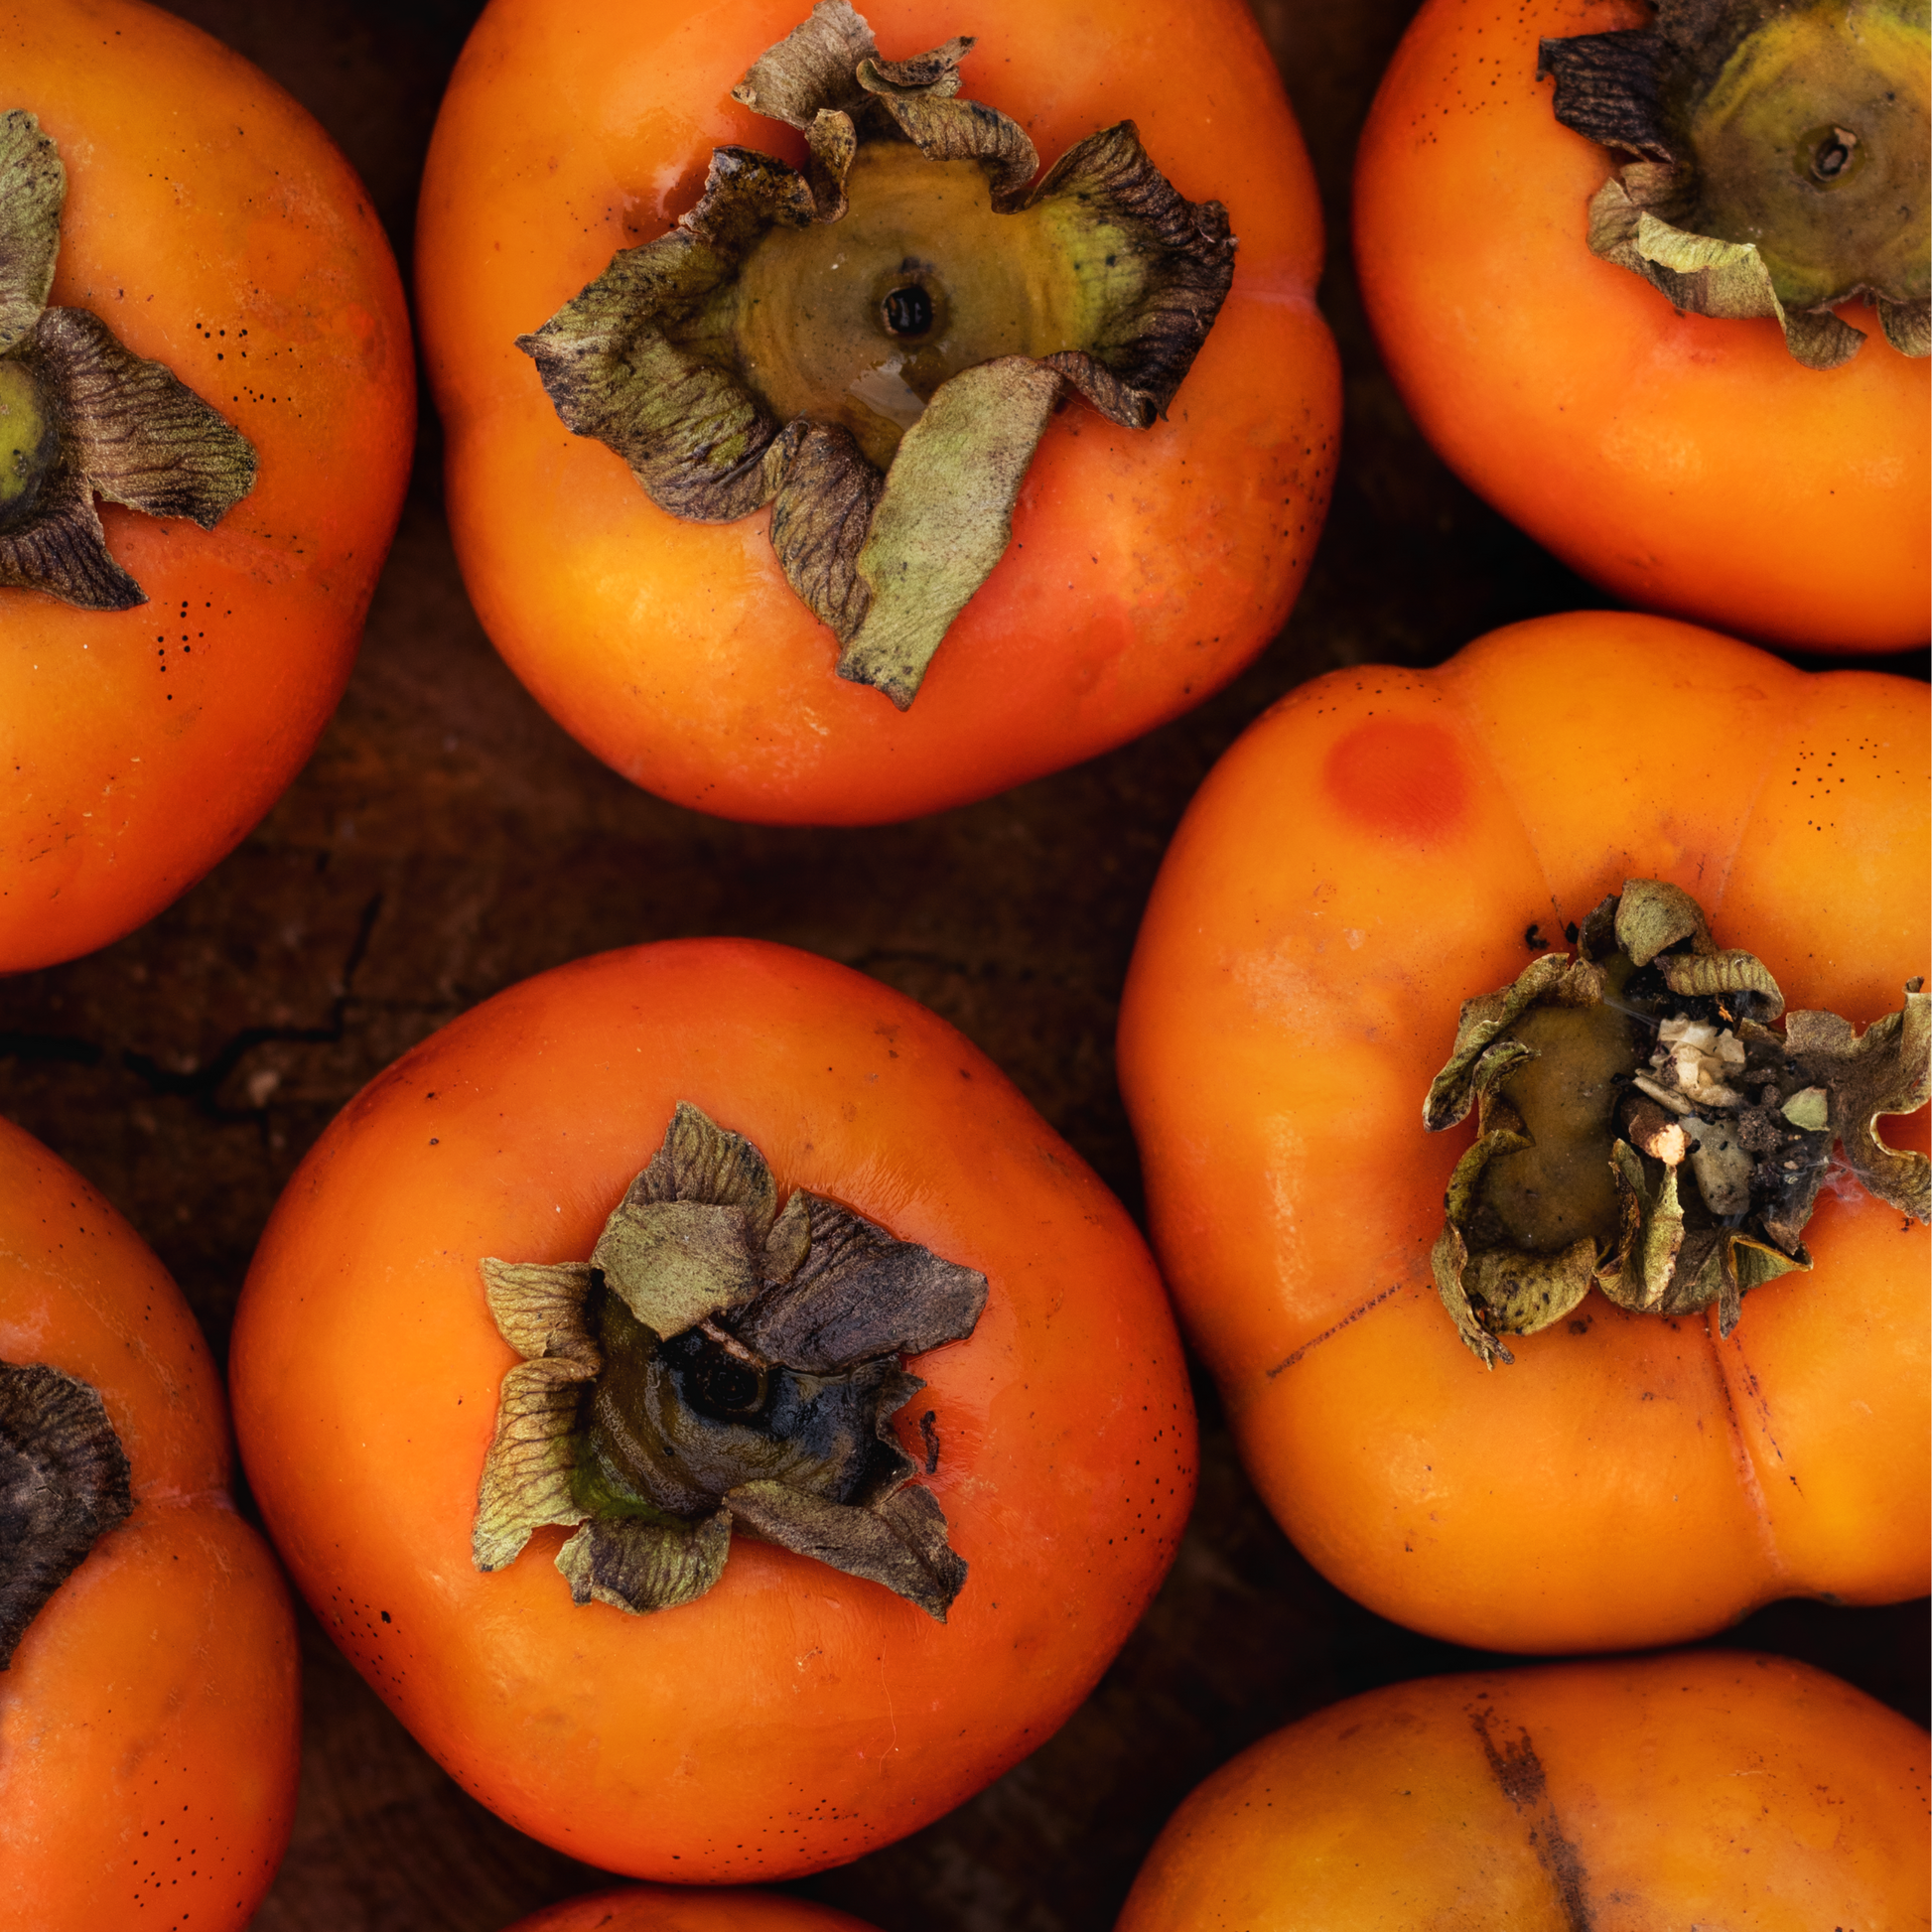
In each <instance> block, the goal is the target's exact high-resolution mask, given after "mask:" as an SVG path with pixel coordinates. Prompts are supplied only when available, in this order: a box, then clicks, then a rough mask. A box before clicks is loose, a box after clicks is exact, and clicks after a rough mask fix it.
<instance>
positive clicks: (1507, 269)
mask: <svg viewBox="0 0 1932 1932" xmlns="http://www.w3.org/2000/svg"><path fill="white" fill-rule="evenodd" d="M1926 66H1927V55H1926V39H1925V16H1924V12H1923V10H1922V9H1920V10H1918V11H1917V12H1916V13H1915V14H1914V13H1913V12H1912V11H1911V10H1910V9H1907V8H1902V7H1892V6H1890V5H1888V4H1886V0H1852V3H1851V4H1850V5H1846V4H1843V0H1818V3H1817V4H1807V5H1804V6H1802V7H1781V8H1775V9H1773V8H1759V7H1755V6H1751V5H1748V4H1725V5H1720V6H1713V7H1703V8H1696V7H1691V6H1688V5H1685V4H1682V0H1661V4H1660V5H1659V6H1658V7H1657V8H1656V9H1655V10H1654V11H1653V9H1652V8H1651V7H1650V6H1649V5H1647V4H1643V3H1642V0H1530V4H1527V5H1520V4H1517V0H1429V4H1427V5H1426V6H1424V7H1423V8H1422V10H1421V11H1420V13H1419V14H1418V15H1417V17H1416V20H1415V22H1414V23H1413V25H1412V26H1411V27H1410V29H1409V32H1408V34H1407V36H1406V38H1405V39H1404V40H1403V42H1402V45H1401V46H1400V47H1399V48H1398V49H1397V51H1396V55H1395V59H1394V60H1393V61H1392V62H1391V64H1390V67H1389V70H1388V72H1387V74H1386V76H1385V77H1384V79H1383V82H1382V86H1381V90H1380V91H1379V93H1378V94H1377V96H1376V100H1375V105H1374V108H1373V111H1372V112H1371V113H1370V116H1369V119H1368V124H1367V126H1366V127H1365V129H1364V130H1363V134H1362V141H1361V147H1360V149H1359V151H1358V156H1357V162H1356V173H1355V258H1356V266H1357V270H1358V272H1359V275H1360V278H1361V285H1362V292H1363V298H1364V300H1365V302H1366V303H1367V306H1368V312H1369V317H1370V320H1371V322H1372V323H1373V325H1374V329H1375V335H1376V340H1377V343H1378V344H1379V345H1380V347H1381V349H1382V353H1383V357H1384V359H1385V361H1386V362H1387V364H1388V367H1389V370H1390V372H1391V374H1392V375H1393V376H1394V377H1395V381H1396V385H1397V387H1398V388H1399V389H1400V391H1401V393H1402V397H1403V400H1404V401H1405V402H1406V403H1407V404H1408V406H1409V409H1410V411H1411V413H1412V414H1413V415H1414V417H1415V419H1416V421H1417V423H1418V425H1419V426H1420V427H1421V429H1422V431H1423V433H1424V435H1426V436H1427V437H1428V438H1429V440H1430V442H1431V443H1433V444H1434V445H1435V447H1436V448H1437V450H1438V451H1439V452H1440V453H1441V454H1442V456H1443V457H1444V458H1445V460H1446V461H1447V462H1448V463H1449V466H1450V468H1451V469H1453V470H1454V471H1455V472H1456V474H1457V475H1458V476H1460V477H1461V478H1462V479H1463V480H1464V482H1466V483H1469V484H1470V485H1471V486H1472V487H1473V488H1474V489H1476V490H1477V491H1478V492H1479V493H1480V494H1481V495H1483V496H1485V497H1486V498H1488V500H1489V501H1490V502H1491V503H1493V504H1495V506H1496V507H1497V508H1498V509H1500V510H1501V511H1502V512H1503V513H1504V514H1505V515H1506V516H1508V517H1510V518H1512V519H1513V520H1514V521H1515V522H1517V523H1519V524H1520V525H1521V526H1522V527H1523V528H1524V529H1525V530H1527V531H1528V532H1529V533H1530V534H1531V535H1532V536H1533V537H1535V538H1536V539H1537V541H1538V542H1539V543H1542V544H1545V545H1547V546H1548V547H1549V548H1550V549H1551V550H1553V551H1555V552H1556V554H1557V555H1558V556H1559V557H1561V558H1562V559H1563V560H1564V562H1566V563H1567V564H1569V565H1570V566H1571V567H1572V568H1573V569H1575V570H1578V571H1580V572H1582V573H1583V575H1584V576H1586V577H1587V578H1589V579H1591V580H1592V581H1593V582H1595V583H1597V584H1600V585H1602V586H1603V587H1604V588H1605V589H1606V590H1609V591H1611V592H1613V593H1614V594H1615V595H1616V596H1617V597H1619V598H1623V599H1626V600H1628V601H1629V602H1630V603H1633V604H1635V605H1638V606H1640V607H1642V608H1644V609H1646V610H1653V611H1660V612H1665V613H1668V614H1670V615H1672V616H1675V617H1681V618H1688V619H1693V620H1695V621H1699V622H1704V623H1711V624H1716V625H1718V626H1720V627H1721V628H1723V629H1725V630H1728V631H1734V632H1737V633H1739V634H1742V635H1746V636H1751V637H1755V638H1759V639H1761V640H1763V641H1765V642H1769V643H1774V644H1778V645H1785V646H1795V647H1799V648H1803V649H1806V650H1815V651H1881V650H1897V649H1904V648H1907V647H1910V646H1912V645H1916V644H1922V643H1923V642H1924V641H1925V638H1926V636H1927V633H1928V615H1929V612H1932V579H1928V574H1927V558H1928V555H1932V483H1928V478H1932V446H1928V440H1927V425H1928V420H1929V419H1932V406H1929V405H1932V391H1928V388H1927V364H1926V360H1925V351H1926V345H1927V344H1928V342H1932V331H1928V329H1927V326H1926V321H1925V316H1926V301H1927V272H1928V271H1927V260H1928V258H1927V243H1926V231H1927V214H1928V195H1927V185H1926V171H1927V161H1926V153H1927V98H1926ZM1835 130H1836V131H1835ZM1841 137H1843V138H1841ZM1848 144H1849V145H1848ZM1867 302H1869V303H1871V304H1874V305H1875V307H1876V314H1875V315H1874V313H1873V309H1872V308H1871V307H1867V306H1866V303H1867ZM1879 325H1882V326H1879ZM1862 331H1863V333H1861V332H1862ZM1800 356H1802V357H1803V359H1802V360H1801V359H1799V358H1800Z"/></svg>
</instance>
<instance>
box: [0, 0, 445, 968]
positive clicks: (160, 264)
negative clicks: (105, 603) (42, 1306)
mask: <svg viewBox="0 0 1932 1932" xmlns="http://www.w3.org/2000/svg"><path fill="white" fill-rule="evenodd" d="M0 49H3V50H4V52H5V57H6V68H7V81H6V86H5V89H4V103H0V104H4V106H5V107H7V108H12V107H24V108H27V109H28V110H29V111H31V112H33V113H34V114H36V115H38V117H39V119H40V122H41V125H42V127H43V128H45V129H46V131H47V132H48V133H49V134H51V135H52V136H53V137H54V139H55V141H56V142H57V143H58V144H59V146H60V151H61V159H62V162H63V164H64V166H65V167H66V169H67V177H68V196H67V206H66V209H65V212H64V215H63V219H62V224H61V251H60V256H59V259H58V262H57V266H56V271H55V278H54V289H53V293H52V295H51V296H50V298H49V300H50V301H51V302H52V303H53V304H54V305H55V306H57V307H69V308H82V309H91V310H93V311H94V312H95V313H96V314H97V315H99V316H100V317H101V319H102V320H103V321H104V322H105V323H106V324H107V325H108V327H109V328H111V329H112V330H113V331H114V332H115V334H116V335H117V336H118V337H119V338H120V340H121V342H122V343H123V344H124V345H126V346H127V347H128V348H129V349H131V350H133V351H134V352H135V353H136V354H138V355H143V356H147V357H150V358H152V359H155V360H158V361H161V362H164V363H165V364H166V365H167V366H168V367H169V368H170V369H172V370H173V371H174V373H175V374H176V375H177V376H179V377H180V379H181V380H182V381H183V382H185V383H186V384H187V385H188V386H189V387H190V388H191V389H193V390H194V391H195V392H196V394H197V395H199V396H201V397H202V398H203V399H204V400H205V401H207V402H208V403H209V404H211V405H212V406H213V407H215V408H216V409H218V410H220V412H221V413H222V415H224V416H225V417H226V418H227V419H228V420H229V422H231V423H232V424H233V425H234V426H235V428H237V429H238V430H240V431H241V433H242V434H243V435H244V436H246V437H247V438H248V439H249V440H250V441H251V442H252V443H253V444H254V446H255V449H256V451H257V454H258V456H259V459H260V468H259V470H258V472H257V475H256V481H255V486H254V488H253V490H252V491H251V492H250V493H249V494H248V495H247V496H245V497H243V498H242V500H241V501H240V502H239V503H238V504H236V505H235V507H234V508H233V509H231V510H229V512H228V513H227V515H226V516H225V517H223V518H222V519H221V521H220V522H219V523H217V524H216V525H215V526H214V528H213V529H211V530H202V529H200V528H198V527H197V526H196V525H195V524H194V523H192V522H188V521H186V520H178V519H161V518H156V517H151V516H145V515H142V514H140V513H138V512H136V511H133V510H128V509H122V508H119V507H117V506H115V505H114V504H111V503H101V504H100V505H99V509H100V516H101V522H102V524H103V525H104V526H105V529H106V532H107V546H108V549H109V550H110V551H111V552H112V554H113V556H114V557H115V558H116V560H117V561H118V562H119V563H120V564H121V565H122V566H123V567H124V568H125V569H126V570H127V571H129V572H130V573H131V574H132V576H133V577H134V579H135V581H136V582H137V583H139V584H140V586H141V588H142V589H143V590H144V591H145V592H146V593H147V597H148V602H147V603H145V604H141V605H137V606H135V608H134V609H132V610H129V611H120V612H103V611H80V610H76V609H74V608H73V607H72V606H70V605H68V604H63V603H61V602H59V601H58V600H56V599H55V598H53V597H50V596H47V595H44V594H42V593H40V592H35V591H26V590H18V589H5V590H0V635H3V637H4V642H3V643H0V767H3V768H4V769H5V770H6V771H7V772H8V774H9V779H8V784H7V786H6V788H5V792H4V794H3V795H0V972H11V971H24V970H26V969H28V968H31V967H37V966H44V965H47V964H50V963H52V962H54V961H57V960H63V959H70V958H72V957H74V956H75V955H77V954H79V953H83V952H87V951H89V950H91V949H92V948H94V947H96V946H101V945H105V944H107V943H108V942H109V941H110V940H113V939H117V938H119V937H120V936H121V935H122V934H123V933H126V932H128V931H131V930H132V929H133V928H134V927H135V926H137V925H139V924H141V923H142V921H144V920H146V919H148V918H151V917H152V916H153V915H154V914H155V913H156V912H158V911H160V910H161V909H162V907H163V906H165V905H167V904H168V903H169V902H170V901H171V900H172V899H174V898H176V897H178V896H179V895H180V894H181V893H183V892H185V891H186V890H187V889H188V887H190V886H192V885H193V884H194V883H195V882H196V881H197V880H198V879H200V878H201V877H202V875H203V874H204V873H206V872H207V870H208V869H209V867H211V866H212V865H213V864H214V863H215V862H216V861H217V860H218V859H220V858H221V857H222V856H223V855H224V854H226V853H227V852H228V851H230V850H231V849H232V848H233V847H234V846H235V845H236V844H238V843H239V841H240V840H241V839H242V837H243V836H244V835H245V834H246V833H247V832H248V831H249V829H250V828H251V827H252V826H253V825H254V824H255V822H256V821H257V820H258V819H259V818H260V817H261V816H262V814H263V813H264V812H266V811H267V810H268V808H269V806H270V805H271V804H273V803H274V801H275V799H276V798H277V797H279V796H280V794H281V792H282V791H283V790H284V788H285V787H286V786H287V785H288V783H289V781H290V779H292V778H293V777H294V776H295V774H296V772H297V771H298V770H299V769H300V768H301V766H302V764H303V762H304V760H305V759H307V758H308V756H309V753H310V751H311V749H312V748H313V747H314V744H315V741H316V739H317V737H318V736H319V735H320V733H321V731H322V728H323V726H324V725H325V724H326V723H327V722H328V719H329V716H330V714H331V713H332V712H333V711H334V710H335V708H336V703H337V700H338V699H339V698H340V697H341V696H342V692H343V688H344V686H345V684H346V683H347V681H348V674H349V670H350V667H351V665H352V664H353V662H354V657H355V647H356V644H357V642H358V641H359V639H360V636H361V630H362V620H363V617H364V615H365V613H366V611H367V609H368V603H369V598H370V596H371V594H372V593H373V591H374V588H375V580H376V574H377V572H378V571H379V570H380V568H381V565H382V560H383V557H384V555H385V553H386V552H387V549H388V546H389V539H390V536H391V534H392V533H393V531H394V528H395V522H396V517H397V514H398V512H399V511H400V509H401V505H402V491H403V485H404V483H406V482H407V479H408V471H409V457H410V451H411V448H412V445H413V442H414V438H415V372H414V364H413V359H412V356H411V351H410V340H409V324H408V318H407V316H406V315H405V313H404V310H403V302H402V287H401V283H400V280H399V278H398V276H397V274H396V266H395V261H394V259H393V257H392V256H391V254H390V252H389V246H388V243H387V241H386V240H385V239H384V237H383V233H382V229H381V227H380V225H379V223H378V222H377V220H376V217H375V214H374V212H373V210H372V209H371V208H370V207H369V205H368V202H367V198H366V197H365V196H364V194H363V191H362V187H361V184H360V183H359V182H358V181H357V180H356V179H355V176H354V173H353V172H352V171H351V169H350V168H349V166H348V164H347V163H346V162H345V160H344V159H343V157H342V155H341V154H340V153H339V152H338V151H337V149H336V147H335V145H334V143H333V142H331V140H330V139H329V137H328V136H327V135H326V134H325V133H324V132H323V131H322V129H321V128H320V127H319V126H318V125H317V124H316V122H315V121H314V120H313V119H312V118H311V117H310V116H309V115H308V113H307V112H305V111H304V110H303V109H302V108H301V107H299V106H298V105H297V104H296V103H295V102H294V101H293V100H291V99H290V98H289V96H288V95H287V94H285V93H283V92H282V90H281V89H280V88H279V87H277V86H276V85H275V84H274V83H273V82H272V81H270V80H269V79H268V78H267V77H266V76H265V75H264V74H262V73H260V72H259V71H257V69H254V68H253V67H251V66H250V65H249V64H248V63H247V62H246V61H244V60H243V59H242V58H241V57H240V56H239V55H238V54H235V53H233V52H232V51H230V50H229V49H227V48H225V47H222V46H221V45H220V44H219V43H218V42H216V41H213V40H210V39H209V38H208V37H207V35H206V34H204V33H202V32H201V31H200V30H199V29H197V28H194V27H191V26H189V25H188V24H187V23H186V22H185V21H182V20H178V19H176V18H175V17H174V16H173V15H171V14H167V13H163V12H162V11H160V10H159V9H158V8H155V7H149V6H144V5H141V4H140V0H84V4H83V0H44V4H35V5H32V6H27V5H9V6H6V7H3V8H0ZM244 331H245V332H246V333H245V335H244V334H243V332H244Z"/></svg>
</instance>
